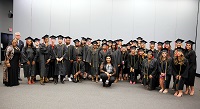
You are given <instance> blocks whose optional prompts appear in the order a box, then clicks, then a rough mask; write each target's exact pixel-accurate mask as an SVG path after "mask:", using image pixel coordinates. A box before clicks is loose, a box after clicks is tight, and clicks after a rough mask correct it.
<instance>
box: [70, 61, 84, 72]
mask: <svg viewBox="0 0 200 109" xmlns="http://www.w3.org/2000/svg"><path fill="white" fill-rule="evenodd" d="M78 71H80V72H81V73H82V74H83V73H84V72H85V64H84V62H83V61H81V62H80V63H78V62H77V61H74V62H73V70H72V74H73V75H75V74H76V73H77V72H78Z"/></svg>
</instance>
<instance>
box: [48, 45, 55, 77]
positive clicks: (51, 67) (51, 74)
mask: <svg viewBox="0 0 200 109" xmlns="http://www.w3.org/2000/svg"><path fill="white" fill-rule="evenodd" d="M55 46H56V45H54V46H53V45H50V50H51V55H52V56H51V61H50V62H49V73H48V78H53V77H54V73H55V68H56V57H55V48H56V47H55Z"/></svg>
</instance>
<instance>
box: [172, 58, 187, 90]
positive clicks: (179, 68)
mask: <svg viewBox="0 0 200 109" xmlns="http://www.w3.org/2000/svg"><path fill="white" fill-rule="evenodd" d="M188 69H189V63H188V60H187V59H186V58H185V59H184V63H183V65H180V64H175V63H174V60H173V62H172V73H173V75H174V77H176V76H177V75H181V79H176V80H175V81H174V84H178V86H177V87H176V88H175V89H176V90H183V86H184V82H185V80H186V79H187V78H188Z"/></svg>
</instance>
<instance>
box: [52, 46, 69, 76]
mask: <svg viewBox="0 0 200 109" xmlns="http://www.w3.org/2000/svg"><path fill="white" fill-rule="evenodd" d="M66 50H67V49H66V45H64V44H62V45H60V44H57V45H56V47H55V58H61V57H65V55H66V53H67V52H66ZM64 61H66V60H65V59H64V58H63V60H62V61H59V62H58V61H57V60H56V68H55V73H54V75H55V76H58V75H62V76H65V75H66V68H65V65H64V64H63V63H64Z"/></svg>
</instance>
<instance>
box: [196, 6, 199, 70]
mask: <svg viewBox="0 0 200 109" xmlns="http://www.w3.org/2000/svg"><path fill="white" fill-rule="evenodd" d="M199 5H200V4H199ZM199 12H200V9H199ZM197 33H198V34H197V41H196V55H197V66H198V65H200V14H199V17H198V28H197ZM197 73H198V74H200V67H197Z"/></svg>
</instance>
